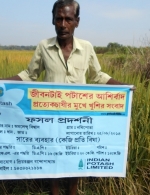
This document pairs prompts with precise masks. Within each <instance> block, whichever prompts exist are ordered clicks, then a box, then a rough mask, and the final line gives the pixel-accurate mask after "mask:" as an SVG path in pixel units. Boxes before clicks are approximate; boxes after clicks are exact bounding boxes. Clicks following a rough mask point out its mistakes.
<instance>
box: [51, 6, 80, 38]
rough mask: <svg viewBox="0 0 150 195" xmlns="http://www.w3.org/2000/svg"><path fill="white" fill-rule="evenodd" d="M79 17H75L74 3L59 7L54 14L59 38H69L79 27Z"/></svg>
mask: <svg viewBox="0 0 150 195" xmlns="http://www.w3.org/2000/svg"><path fill="white" fill-rule="evenodd" d="M78 24H79V18H76V17H75V8H74V6H73V5H69V6H65V7H61V8H57V9H56V11H55V15H54V25H55V30H56V34H57V37H58V38H59V39H64V40H65V39H69V38H71V37H72V35H73V34H74V29H75V28H77V27H78Z"/></svg>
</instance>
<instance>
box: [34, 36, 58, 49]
mask: <svg viewBox="0 0 150 195" xmlns="http://www.w3.org/2000/svg"><path fill="white" fill-rule="evenodd" d="M55 43H56V37H51V38H48V39H42V40H41V41H40V42H39V44H38V45H40V46H45V47H46V46H49V45H51V44H55Z"/></svg>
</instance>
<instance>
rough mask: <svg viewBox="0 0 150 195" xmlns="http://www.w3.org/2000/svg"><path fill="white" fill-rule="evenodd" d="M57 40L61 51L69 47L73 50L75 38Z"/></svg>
mask: <svg viewBox="0 0 150 195" xmlns="http://www.w3.org/2000/svg"><path fill="white" fill-rule="evenodd" d="M57 40H58V43H59V45H60V48H61V49H64V48H67V47H69V48H73V37H70V38H69V39H59V38H58V37H57Z"/></svg>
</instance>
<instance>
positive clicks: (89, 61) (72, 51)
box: [7, 0, 122, 195]
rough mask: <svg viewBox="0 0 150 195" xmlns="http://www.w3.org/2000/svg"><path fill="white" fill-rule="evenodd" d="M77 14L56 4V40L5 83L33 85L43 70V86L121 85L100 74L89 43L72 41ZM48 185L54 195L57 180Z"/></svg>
mask: <svg viewBox="0 0 150 195" xmlns="http://www.w3.org/2000/svg"><path fill="white" fill-rule="evenodd" d="M79 13H80V7H79V4H78V3H77V2H76V1H74V0H58V1H56V2H55V4H54V6H53V10H52V14H53V20H52V23H53V25H54V26H55V30H56V34H57V37H54V38H50V39H47V40H43V41H41V42H40V44H39V45H38V46H37V48H36V51H35V53H34V56H33V58H32V60H31V62H30V64H29V66H28V69H27V70H24V71H22V72H21V73H19V74H18V75H16V76H13V77H11V78H7V80H17V81H21V80H23V81H35V80H37V78H38V77H39V76H40V74H41V72H42V71H43V70H45V78H44V81H46V82H57V83H78V84H85V83H86V75H87V73H88V78H89V79H90V80H91V81H92V82H95V83H98V84H122V83H120V82H118V81H116V80H114V79H113V78H111V77H110V76H109V75H107V74H106V73H103V72H101V67H100V64H99V62H98V59H97V57H96V54H95V52H94V50H93V46H92V45H91V44H90V43H89V42H87V41H84V40H81V39H77V38H75V37H74V30H75V28H77V27H78V25H79V21H80V18H79ZM68 179H69V178H68ZM51 181H52V182H51V190H52V194H53V195H58V194H59V188H58V179H52V180H51ZM77 182H78V178H70V179H69V195H76V191H77Z"/></svg>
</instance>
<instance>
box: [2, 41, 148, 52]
mask: <svg viewBox="0 0 150 195" xmlns="http://www.w3.org/2000/svg"><path fill="white" fill-rule="evenodd" d="M146 48H147V47H146ZM148 48H149V47H148ZM35 49H36V46H33V45H30V46H18V45H9V46H6V45H5V46H2V45H0V50H35ZM94 50H95V52H96V54H104V53H114V52H117V53H124V54H127V53H129V51H130V50H132V51H133V50H134V51H137V50H139V48H137V47H131V46H123V45H121V44H119V43H116V42H114V43H108V45H107V46H106V47H99V46H94Z"/></svg>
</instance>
